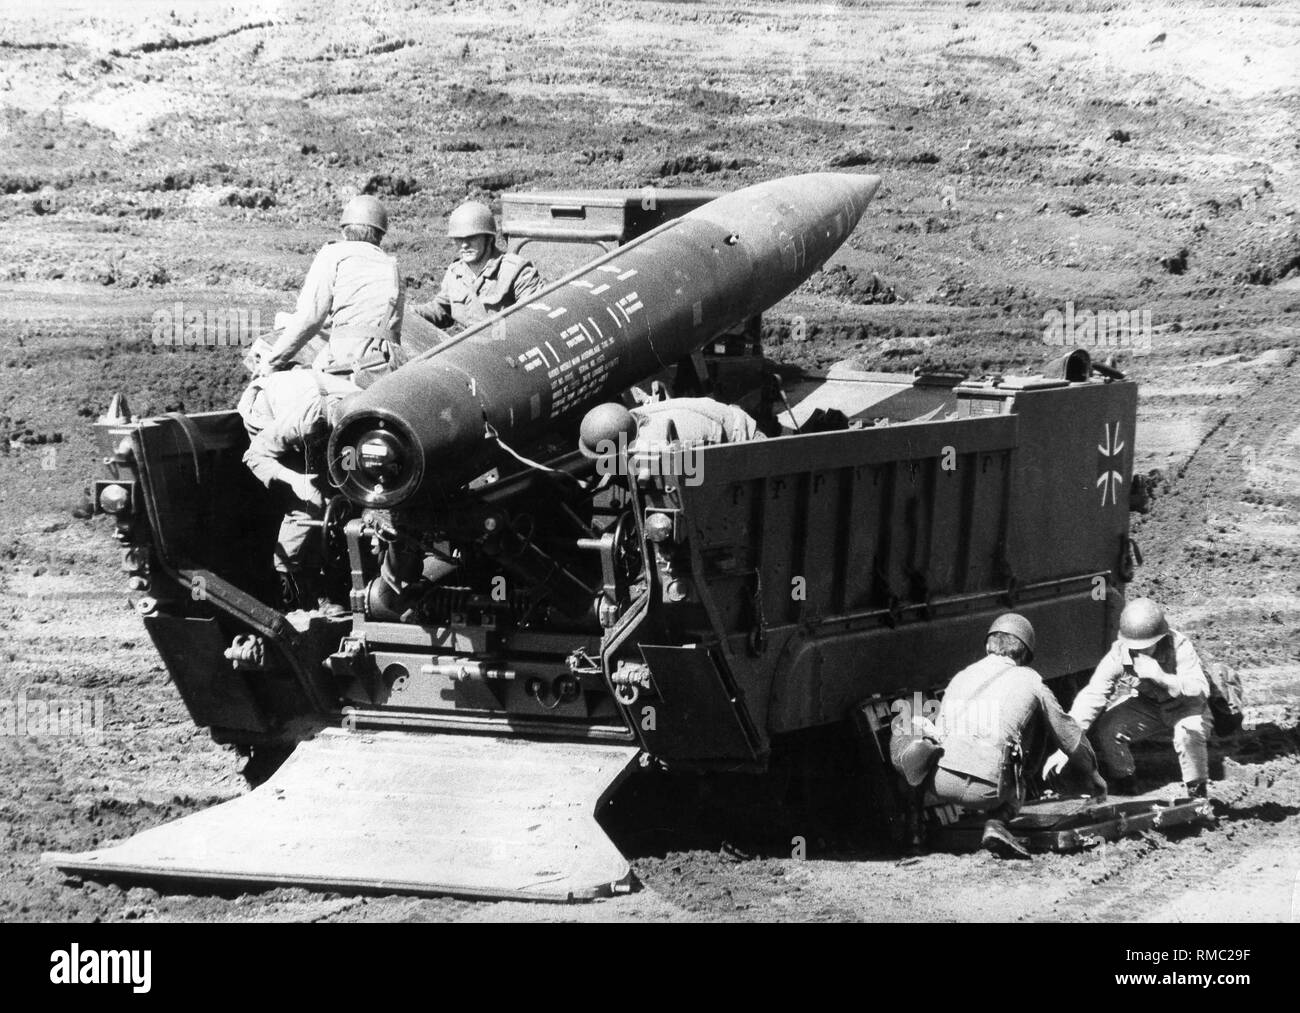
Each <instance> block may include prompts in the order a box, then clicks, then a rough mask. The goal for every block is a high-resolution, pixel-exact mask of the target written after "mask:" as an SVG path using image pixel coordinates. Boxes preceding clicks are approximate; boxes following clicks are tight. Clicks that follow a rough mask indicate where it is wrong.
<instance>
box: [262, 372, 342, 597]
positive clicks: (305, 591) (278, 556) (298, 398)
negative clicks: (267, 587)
mask: <svg viewBox="0 0 1300 1013" xmlns="http://www.w3.org/2000/svg"><path fill="white" fill-rule="evenodd" d="M356 390H358V388H357V386H356V385H355V384H353V383H352V382H351V381H350V380H348V379H347V378H345V377H341V376H331V375H330V374H328V373H318V372H316V371H315V370H310V369H294V370H289V371H286V372H282V373H272V374H270V375H269V376H265V377H261V378H259V379H256V380H254V381H253V382H252V383H251V384H250V385H249V386H248V389H247V390H246V391H244V395H243V397H242V398H241V399H240V402H239V413H240V415H241V416H242V417H243V419H244V426H245V428H246V429H247V430H248V433H249V436H250V437H251V442H250V443H249V446H248V450H247V451H245V453H244V463H245V464H246V465H248V468H249V470H250V471H252V473H253V474H254V476H256V477H257V479H258V481H260V482H261V483H262V484H263V485H264V486H266V487H267V488H268V489H270V490H271V491H272V492H273V493H275V494H277V495H279V496H280V497H281V498H282V500H283V502H284V506H285V516H284V521H283V523H281V525H280V533H279V537H278V541H277V545H276V549H275V560H274V565H275V569H276V572H277V573H279V575H280V580H281V585H282V587H283V589H284V600H285V604H286V606H288V607H290V608H292V607H297V608H301V609H306V610H308V611H310V610H318V611H320V612H322V613H323V614H324V615H327V616H338V615H342V614H343V613H344V611H345V610H344V609H343V607H342V606H340V605H337V604H334V603H332V602H331V601H330V600H329V598H328V595H327V594H326V590H325V586H324V582H323V580H322V573H321V570H322V567H323V565H324V560H323V559H321V558H320V537H319V536H320V522H321V520H322V519H323V518H324V514H325V499H326V494H327V493H328V487H327V486H325V485H324V484H323V483H324V481H325V476H326V475H327V474H328V468H327V467H326V460H325V453H326V446H327V444H328V442H329V436H330V430H331V428H332V427H333V424H334V422H336V421H337V419H338V416H339V413H340V410H341V406H342V403H343V398H344V397H346V396H347V395H349V394H351V393H353V392H354V391H356Z"/></svg>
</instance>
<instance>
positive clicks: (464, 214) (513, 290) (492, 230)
mask: <svg viewBox="0 0 1300 1013" xmlns="http://www.w3.org/2000/svg"><path fill="white" fill-rule="evenodd" d="M447 235H448V237H449V238H451V239H453V240H455V242H456V259H455V260H454V261H453V262H452V264H451V266H450V267H448V268H447V272H446V273H445V274H444V275H443V276H442V285H441V286H440V287H439V288H438V294H437V295H435V296H434V297H433V300H432V301H431V302H427V303H423V304H422V305H419V306H414V307H412V308H413V310H414V311H415V312H416V313H418V314H419V315H420V316H421V317H423V318H424V319H425V320H427V321H428V322H429V323H431V324H433V325H434V326H435V327H442V328H445V327H450V326H451V325H452V324H453V323H455V324H459V325H460V326H461V327H472V326H474V325H475V324H477V323H481V322H482V321H484V320H487V319H489V318H490V317H492V316H494V315H496V314H497V313H500V312H501V311H502V310H504V309H508V308H509V307H511V306H513V305H514V304H515V303H517V302H522V301H524V300H525V299H527V298H528V297H529V296H531V295H533V294H534V293H536V292H539V291H541V289H542V279H541V276H540V275H538V273H537V269H536V268H535V267H533V265H532V263H531V262H530V261H527V260H525V259H524V258H523V257H520V256H517V255H515V254H513V253H501V252H499V251H498V250H497V246H496V240H497V224H496V219H495V218H493V217H492V211H491V210H490V209H489V208H488V206H487V205H486V204H480V203H479V202H478V201H466V202H465V203H464V204H462V205H461V206H460V207H458V208H457V209H456V210H455V211H453V212H452V213H451V218H449V219H448V221H447Z"/></svg>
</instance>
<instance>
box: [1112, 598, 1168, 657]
mask: <svg viewBox="0 0 1300 1013" xmlns="http://www.w3.org/2000/svg"><path fill="white" fill-rule="evenodd" d="M1168 632H1169V623H1168V622H1167V621H1166V619H1165V610H1164V609H1162V608H1161V607H1160V606H1159V605H1157V604H1156V603H1155V602H1153V601H1152V600H1151V599H1150V598H1134V599H1133V600H1132V601H1131V602H1129V603H1128V604H1127V605H1125V606H1124V611H1123V612H1121V613H1120V614H1119V639H1120V641H1121V642H1122V643H1123V645H1124V646H1125V647H1127V648H1128V649H1129V650H1131V651H1140V650H1142V649H1143V648H1145V647H1150V646H1151V645H1152V644H1155V643H1158V642H1159V641H1160V639H1161V638H1162V637H1164V636H1165V635H1166V634H1167V633H1168Z"/></svg>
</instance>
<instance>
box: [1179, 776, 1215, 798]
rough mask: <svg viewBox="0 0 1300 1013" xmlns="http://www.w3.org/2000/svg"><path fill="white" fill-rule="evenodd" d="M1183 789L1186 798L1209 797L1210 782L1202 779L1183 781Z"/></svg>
mask: <svg viewBox="0 0 1300 1013" xmlns="http://www.w3.org/2000/svg"><path fill="white" fill-rule="evenodd" d="M1183 787H1185V788H1186V789H1187V797H1188V798H1209V797H1210V782H1209V781H1208V780H1206V779H1204V778H1202V779H1201V780H1199V781H1184V782H1183Z"/></svg>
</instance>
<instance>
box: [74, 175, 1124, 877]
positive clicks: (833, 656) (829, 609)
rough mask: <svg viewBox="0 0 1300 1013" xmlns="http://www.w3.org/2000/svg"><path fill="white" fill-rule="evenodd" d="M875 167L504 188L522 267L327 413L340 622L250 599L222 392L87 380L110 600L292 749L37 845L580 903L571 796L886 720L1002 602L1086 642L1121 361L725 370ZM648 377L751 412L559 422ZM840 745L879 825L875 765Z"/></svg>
mask: <svg viewBox="0 0 1300 1013" xmlns="http://www.w3.org/2000/svg"><path fill="white" fill-rule="evenodd" d="M878 184H879V180H878V179H877V178H875V177H870V176H856V175H848V174H815V175H809V176H800V177H791V178H787V179H781V180H775V181H772V182H770V183H764V184H760V185H757V186H753V187H749V188H746V189H744V190H740V191H737V192H735V193H732V194H728V195H717V194H709V193H701V192H696V191H675V192H674V191H668V192H665V193H659V194H657V195H656V198H655V199H652V200H649V201H647V200H646V197H645V195H644V194H643V193H642V192H641V191H603V192H602V191H597V192H583V193H573V194H521V195H513V196H508V197H506V198H505V201H504V208H503V230H504V231H505V233H506V234H507V235H508V239H509V243H510V247H511V248H512V249H514V250H518V251H520V252H521V253H522V254H523V255H525V256H529V257H531V258H532V259H534V260H535V261H536V262H537V263H538V265H539V267H540V268H541V269H542V271H543V272H544V273H545V274H546V276H548V277H556V278H558V280H557V281H555V282H554V283H552V284H550V285H548V286H547V287H546V288H545V289H544V290H543V291H542V292H540V293H539V294H538V295H536V296H534V297H533V298H531V299H530V300H529V301H528V302H526V303H524V304H521V305H519V306H516V307H513V308H511V309H510V310H509V311H507V312H506V313H504V314H502V315H501V316H499V317H498V318H496V319H495V320H492V321H489V322H487V323H485V324H482V325H480V326H478V327H475V328H471V329H470V330H467V331H465V332H463V333H462V334H460V335H457V336H456V337H454V338H452V339H451V340H449V341H446V342H444V343H441V344H439V345H437V346H435V347H431V348H429V349H428V350H427V351H425V352H423V353H422V354H420V355H418V356H417V357H416V358H415V360H414V361H412V362H410V363H408V364H407V365H404V366H403V367H402V368H400V369H398V370H397V371H396V372H394V373H392V374H391V375H389V376H386V377H384V378H383V379H381V380H380V381H378V382H377V383H375V384H374V385H373V386H371V387H370V388H369V389H367V390H366V391H364V392H363V393H362V394H360V395H358V396H356V397H355V399H354V400H353V401H351V402H349V407H348V410H347V412H346V414H345V416H344V417H343V418H342V419H341V421H340V422H339V424H338V426H337V427H336V429H335V430H334V433H333V436H332V438H331V441H330V446H329V467H330V473H331V480H332V484H333V485H334V486H335V487H336V488H337V489H338V490H339V495H338V496H337V497H336V498H335V499H334V501H332V502H331V504H330V506H329V508H328V510H327V512H326V517H325V521H324V523H323V525H322V528H321V532H320V536H321V539H322V544H323V546H324V548H325V551H326V553H327V556H328V558H329V559H330V560H331V567H332V569H331V570H330V571H328V579H329V580H331V581H334V582H335V588H334V589H335V597H336V600H339V601H344V600H346V601H347V602H348V605H349V614H348V615H346V616H345V617H343V618H327V617H326V616H324V615H322V614H320V613H319V612H286V611H284V610H282V609H281V608H280V607H279V606H278V601H279V598H278V585H277V582H276V579H275V575H274V572H273V570H272V563H271V560H272V548H273V545H274V541H275V537H276V531H277V527H278V525H279V522H280V519H281V512H280V510H281V507H280V506H279V505H278V504H277V502H276V501H275V500H274V499H273V498H272V497H271V496H270V495H269V494H268V493H267V492H266V490H264V489H263V488H262V487H261V486H260V485H259V484H258V483H257V482H256V481H255V480H254V479H253V477H252V476H251V475H250V474H249V472H248V471H247V469H246V468H245V466H244V465H243V463H242V460H241V457H242V454H243V452H244V450H245V449H246V446H247V437H246V435H245V431H244V428H243V425H242V422H241V419H240V418H239V416H238V415H237V414H236V413H235V412H233V411H221V412H209V413H197V414H192V415H188V416H185V415H180V414H175V413H173V414H171V415H166V416H159V417H155V418H147V419H135V418H130V417H128V413H127V411H126V409H125V408H124V406H123V405H122V403H121V402H118V403H116V404H115V405H114V407H113V408H112V409H111V410H110V412H109V414H108V415H106V416H105V417H104V418H102V419H101V420H100V421H99V422H98V423H97V424H96V433H97V436H98V439H99V442H100V445H101V446H102V448H103V450H104V454H105V473H104V475H103V476H101V477H99V478H97V479H96V481H95V498H96V502H97V504H98V507H99V509H100V510H101V512H104V513H107V514H109V515H111V516H112V518H113V520H114V522H115V525H116V535H117V538H118V539H119V541H121V542H122V544H123V547H124V548H123V567H124V569H125V570H127V571H128V572H129V579H130V581H131V585H132V588H133V589H134V590H136V591H137V592H138V593H141V596H140V597H138V598H137V599H136V607H137V609H138V610H139V612H140V614H141V617H142V620H143V622H144V625H145V628H146V629H147V630H148V632H149V634H150V636H151V638H152V639H153V641H154V643H155V645H156V646H157V649H158V651H159V654H160V655H161V656H162V659H163V661H164V663H165V664H166V667H167V670H168V672H169V674H170V676H171V679H172V680H173V682H174V683H175V685H176V687H177V689H178V690H179V692H180V694H181V696H182V697H183V699H184V701H185V703H186V705H187V707H188V709H189V711H190V714H191V715H192V717H193V719H194V721H195V722H196V723H197V724H198V725H200V726H202V727H206V728H209V729H210V730H211V733H212V735H213V736H214V738H216V740H217V741H219V742H222V743H229V744H233V745H235V746H237V747H239V748H240V749H241V750H243V751H245V752H251V754H252V756H253V759H254V761H256V760H257V759H258V758H259V757H260V758H263V759H265V758H268V757H269V758H275V759H278V758H280V756H282V755H283V753H284V752H287V751H289V750H291V749H292V750H293V752H292V755H290V756H289V758H288V760H287V761H286V762H284V764H283V766H280V767H279V769H278V770H276V771H275V773H274V774H273V775H272V776H271V777H270V778H269V780H267V781H266V782H265V783H264V784H262V785H261V786H260V787H257V788H255V789H254V790H253V791H251V792H250V793H248V794H247V795H244V796H242V797H240V798H238V799H235V800H232V801H230V802H227V803H225V804H223V805H220V806H216V807H214V808H212V809H209V810H206V811H203V812H200V813H197V814H194V815H191V816H188V817H186V818H184V819H181V820H179V821H176V822H175V823H172V824H168V825H166V826H162V827H158V828H155V829H152V830H148V831H145V832H144V833H142V834H139V835H137V836H136V837H134V838H132V839H130V840H129V841H126V842H124V843H122V844H119V845H116V846H114V847H107V848H104V849H101V850H99V851H94V852H89V853H86V854H82V855H53V856H49V860H50V861H52V862H53V863H55V864H57V865H59V866H61V867H64V868H67V869H70V870H74V871H79V872H83V873H95V872H99V873H106V874H107V873H111V874H116V875H124V876H146V877H173V878H177V879H187V880H194V879H197V880H221V881H236V882H238V881H243V882H255V883H298V884H306V885H314V886H328V887H331V888H335V889H349V888H350V889H358V890H400V891H411V892H424V893H455V894H462V895H471V896H493V897H527V898H535V899H552V900H556V899H559V900H565V899H574V898H586V897H593V896H598V895H601V894H602V893H607V892H609V891H611V890H617V889H619V888H620V887H622V886H625V885H626V884H627V882H628V864H627V861H626V859H625V858H624V857H623V856H622V855H621V854H620V853H619V851H618V850H617V849H616V848H615V847H614V845H613V844H612V843H611V842H610V841H609V839H608V837H607V836H606V834H605V833H604V831H603V830H602V829H601V827H600V825H598V823H597V822H596V820H595V818H594V817H595V814H596V812H597V810H598V809H600V808H601V807H607V806H608V805H609V804H610V802H611V800H616V799H617V794H616V791H617V789H618V787H619V784H620V782H622V781H623V780H624V779H625V778H627V777H629V776H630V775H631V773H632V772H634V771H637V770H641V769H644V768H646V767H650V768H663V769H667V770H669V771H671V772H673V773H674V774H681V775H683V776H687V775H706V776H714V775H737V774H744V773H750V774H761V772H763V771H765V770H767V769H768V768H769V766H770V765H771V763H772V758H773V757H774V756H776V755H778V754H781V753H782V750H783V748H784V746H783V744H785V743H789V742H793V741H799V740H801V739H802V738H804V737H806V736H808V735H809V733H810V732H812V733H815V732H816V731H817V730H824V729H832V728H841V729H842V728H844V727H846V725H847V724H848V723H849V722H856V723H857V725H861V724H862V721H863V718H864V715H865V716H866V717H867V718H868V719H870V718H871V716H872V715H874V716H875V718H876V719H879V718H880V717H881V716H882V715H884V717H885V720H884V722H883V724H884V725H885V726H886V727H887V725H888V714H889V712H890V703H889V702H890V701H891V700H896V699H900V698H911V696H912V694H914V693H918V692H919V693H929V694H932V693H933V692H935V691H937V690H941V689H942V687H943V685H944V684H945V683H946V682H947V680H948V679H949V678H950V677H951V676H952V674H953V673H954V672H955V671H957V670H958V669H959V668H961V667H964V666H965V665H966V664H968V663H969V662H970V661H971V660H972V659H973V658H974V657H975V656H977V654H978V651H979V650H980V648H981V645H982V644H983V639H984V633H985V631H986V629H987V628H988V625H989V623H990V621H991V620H992V618H993V617H995V616H996V615H997V614H999V613H1000V612H1002V611H1005V610H1007V609H1008V608H1014V609H1015V610H1017V611H1019V612H1021V613H1023V614H1024V615H1026V616H1027V617H1028V618H1029V619H1030V620H1031V621H1032V622H1033V624H1034V626H1035V628H1036V630H1037V632H1038V639H1039V644H1040V645H1041V646H1040V651H1039V654H1038V656H1037V657H1036V659H1035V667H1036V668H1037V669H1038V670H1039V671H1041V672H1042V673H1043V675H1044V676H1045V677H1047V678H1049V679H1068V677H1071V676H1074V675H1076V674H1078V673H1081V672H1085V671H1090V670H1091V667H1092V665H1093V664H1094V663H1095V661H1096V659H1097V658H1098V657H1100V656H1101V654H1102V653H1103V652H1104V650H1105V649H1106V647H1107V645H1108V644H1109V643H1110V642H1111V640H1112V639H1113V637H1114V634H1115V631H1116V625H1117V621H1118V612H1119V608H1120V606H1121V604H1122V600H1121V596H1120V594H1119V593H1118V592H1119V591H1120V589H1121V588H1122V585H1123V584H1124V582H1125V581H1126V580H1127V579H1128V577H1129V576H1130V575H1131V573H1130V571H1131V567H1132V564H1133V558H1134V550H1133V547H1132V546H1131V543H1130V541H1129V537H1128V528H1129V492H1130V484H1131V478H1132V462H1133V452H1132V443H1133V440H1132V437H1133V432H1134V423H1135V412H1136V404H1137V390H1136V386H1135V385H1134V384H1133V383H1131V382H1129V381H1127V380H1124V379H1123V378H1122V377H1120V376H1118V374H1114V373H1113V372H1112V373H1109V374H1108V375H1098V374H1097V373H1096V372H1095V371H1094V369H1093V368H1092V367H1091V364H1090V363H1089V361H1088V357H1087V355H1086V353H1076V354H1075V355H1073V356H1071V357H1069V358H1068V359H1067V360H1065V362H1064V365H1063V367H1062V368H1061V369H1060V370H1058V371H1057V372H1058V374H1059V375H1054V376H1024V377H1013V376H993V377H984V378H981V379H977V380H968V379H965V378H963V377H959V376H951V375H892V374H884V373H863V372H858V371H854V370H852V369H849V368H847V367H837V368H835V369H832V371H831V374H830V376H829V377H828V378H818V379H804V380H801V379H798V378H795V379H794V380H790V379H787V382H786V383H785V384H784V385H782V384H780V383H778V382H777V381H776V380H775V379H774V378H773V375H772V369H771V365H770V364H765V362H764V360H763V359H762V356H761V350H760V349H759V347H758V344H759V333H760V330H759V315H760V314H761V313H762V312H763V310H765V309H767V308H768V307H770V306H771V305H773V304H774V303H775V302H777V301H778V300H780V299H781V298H783V297H784V296H785V295H787V294H788V293H789V292H791V291H792V290H793V289H794V288H796V287H797V286H798V285H799V284H801V283H802V282H803V281H804V280H805V279H807V278H808V277H809V276H810V275H811V274H812V273H813V272H814V271H816V270H818V269H819V268H820V267H821V266H822V265H823V264H824V263H825V261H826V259H827V258H828V257H830V256H831V255H832V254H833V253H834V251H835V250H836V248H838V247H839V246H840V244H841V243H843V242H844V241H845V240H846V239H847V238H848V236H849V235H850V233H851V232H852V231H853V229H854V228H855V227H856V226H857V224H858V220H859V218H860V217H861V215H862V214H863V212H864V210H865V209H866V207H867V204H868V202H869V200H870V199H871V197H872V196H873V195H874V193H875V191H876V188H877V186H878ZM565 270H567V271H568V273H563V272H564V271H565ZM407 340H408V343H409V344H410V345H411V346H412V347H414V348H419V347H420V342H421V341H422V340H423V338H422V336H421V332H419V330H418V325H416V324H412V327H411V330H410V332H409V335H407ZM665 387H672V388H673V389H674V391H675V393H677V394H681V393H709V394H711V395H712V396H714V397H718V398H721V399H723V400H726V401H730V402H735V403H739V404H740V405H741V406H742V407H745V408H746V409H747V410H749V411H750V412H751V414H753V415H754V416H755V417H756V418H758V419H759V421H760V423H761V425H762V426H763V428H764V429H765V430H766V431H767V433H768V436H769V438H767V439H762V440H754V441H750V442H736V443H725V444H717V445H711V446H686V445H683V444H681V443H673V444H669V445H668V446H666V447H664V448H662V452H661V454H660V458H659V464H660V465H661V466H659V467H656V468H652V469H647V468H644V467H638V466H637V463H636V462H634V461H631V460H629V459H627V458H626V457H625V458H623V459H622V460H619V461H617V462H616V463H617V464H618V465H619V466H618V467H617V468H615V469H614V472H615V473H613V474H610V473H601V470H600V469H599V468H598V465H599V462H598V461H593V460H592V459H590V457H588V456H587V455H584V454H583V453H581V452H580V451H579V448H578V426H579V422H580V420H581V419H582V417H583V415H584V414H585V413H586V412H587V411H588V410H589V409H590V408H592V407H593V406H594V405H597V404H600V403H602V402H608V401H612V400H618V399H620V398H621V399H623V400H625V401H627V402H628V403H631V401H630V398H631V396H632V394H633V393H635V392H637V391H639V392H641V393H640V396H641V397H654V396H656V395H657V394H658V393H660V392H661V391H662V390H663V389H664V388H665ZM605 470H606V471H608V469H605ZM868 724H870V721H868ZM880 725H881V722H880V721H879V720H877V721H876V725H875V727H876V729H877V730H879V728H880ZM880 741H881V740H877V742H876V745H879V742H880ZM863 756H864V758H865V759H864V768H863V770H864V773H863V777H864V783H866V784H867V785H868V786H869V787H871V789H872V793H873V794H872V797H873V799H874V802H873V803H872V804H873V805H876V806H878V807H879V808H880V810H881V812H882V813H886V814H888V813H889V812H890V811H891V806H892V802H891V799H890V797H889V793H890V784H891V783H892V782H891V780H890V775H889V773H888V771H887V770H885V769H884V767H883V765H882V764H881V763H880V762H878V761H879V757H877V762H876V763H875V765H874V766H873V765H872V763H871V762H870V760H871V756H870V750H866V751H864V753H863ZM268 766H273V764H268Z"/></svg>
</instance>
